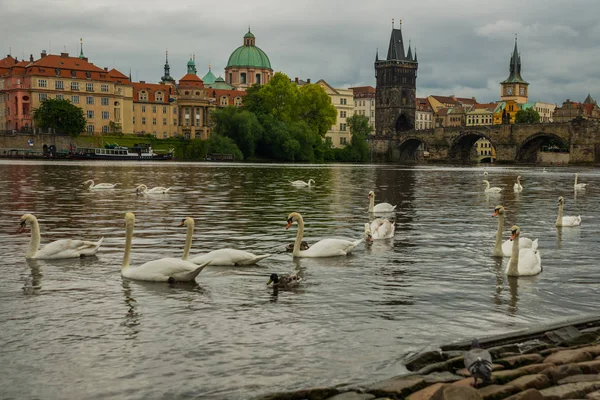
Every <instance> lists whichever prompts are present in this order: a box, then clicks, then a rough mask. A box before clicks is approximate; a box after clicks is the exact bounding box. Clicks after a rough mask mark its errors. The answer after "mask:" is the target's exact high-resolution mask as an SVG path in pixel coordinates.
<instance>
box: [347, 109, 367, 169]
mask: <svg viewBox="0 0 600 400" xmlns="http://www.w3.org/2000/svg"><path fill="white" fill-rule="evenodd" d="M346 123H347V124H348V127H349V128H350V133H352V138H351V139H350V145H349V146H346V148H345V149H348V150H347V151H346V157H347V158H348V159H347V160H345V161H352V162H364V161H367V160H368V159H369V143H368V142H367V138H368V137H369V135H370V134H371V132H373V127H372V126H371V125H370V124H369V118H368V117H366V116H364V115H358V114H354V115H353V116H351V117H350V118H347V119H346Z"/></svg>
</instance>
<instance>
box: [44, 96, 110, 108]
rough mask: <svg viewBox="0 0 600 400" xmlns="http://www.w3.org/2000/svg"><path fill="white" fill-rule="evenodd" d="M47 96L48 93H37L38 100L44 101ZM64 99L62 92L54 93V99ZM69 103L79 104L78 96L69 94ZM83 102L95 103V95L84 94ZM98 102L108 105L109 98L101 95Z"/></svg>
mask: <svg viewBox="0 0 600 400" xmlns="http://www.w3.org/2000/svg"><path fill="white" fill-rule="evenodd" d="M47 98H48V93H38V99H39V101H44V100H46V99H47ZM64 99H65V96H64V95H63V94H57V95H56V100H64ZM71 103H73V104H79V96H71ZM85 104H88V105H94V104H96V100H95V97H94V96H86V97H85ZM100 104H101V105H103V106H108V105H110V99H109V98H108V97H101V98H100Z"/></svg>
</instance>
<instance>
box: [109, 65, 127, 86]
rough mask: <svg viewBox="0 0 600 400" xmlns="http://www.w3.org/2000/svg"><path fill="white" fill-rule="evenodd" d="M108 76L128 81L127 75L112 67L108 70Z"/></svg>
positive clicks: (124, 81)
mask: <svg viewBox="0 0 600 400" xmlns="http://www.w3.org/2000/svg"><path fill="white" fill-rule="evenodd" d="M108 77H109V78H111V79H112V80H114V81H117V82H123V83H129V77H128V76H127V75H125V74H124V73H122V72H120V71H118V70H116V69H114V68H113V69H111V70H110V71H108Z"/></svg>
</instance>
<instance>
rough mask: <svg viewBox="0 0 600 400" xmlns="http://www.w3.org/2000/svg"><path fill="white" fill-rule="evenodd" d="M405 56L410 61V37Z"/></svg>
mask: <svg viewBox="0 0 600 400" xmlns="http://www.w3.org/2000/svg"><path fill="white" fill-rule="evenodd" d="M406 58H408V59H409V60H410V61H412V51H411V49H410V39H408V52H407V53H406Z"/></svg>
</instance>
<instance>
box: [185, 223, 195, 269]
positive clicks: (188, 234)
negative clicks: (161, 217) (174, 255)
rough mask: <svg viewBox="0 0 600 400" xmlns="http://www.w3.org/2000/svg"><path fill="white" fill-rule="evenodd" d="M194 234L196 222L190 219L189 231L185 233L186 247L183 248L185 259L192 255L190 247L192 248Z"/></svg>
mask: <svg viewBox="0 0 600 400" xmlns="http://www.w3.org/2000/svg"><path fill="white" fill-rule="evenodd" d="M193 236H194V223H193V222H190V221H188V223H187V232H186V235H185V247H184V248H183V257H182V259H183V260H187V259H188V257H189V256H190V249H191V248H192V237H193Z"/></svg>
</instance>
